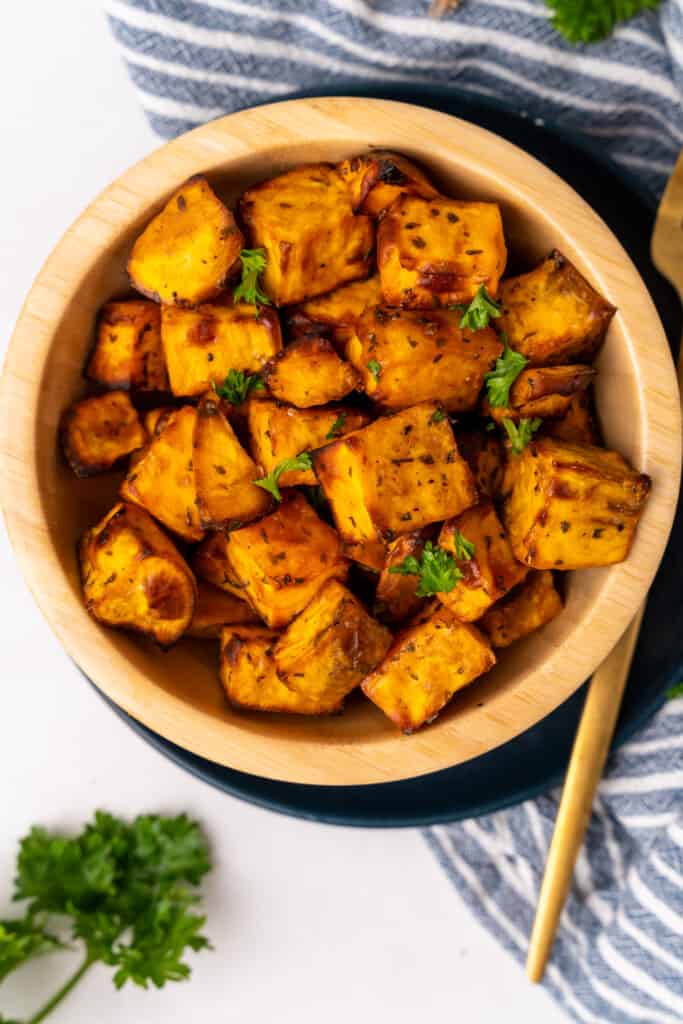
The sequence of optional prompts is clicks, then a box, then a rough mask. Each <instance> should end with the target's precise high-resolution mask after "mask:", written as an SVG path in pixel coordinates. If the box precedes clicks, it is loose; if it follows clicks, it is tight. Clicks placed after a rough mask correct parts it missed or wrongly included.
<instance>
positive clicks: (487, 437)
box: [456, 428, 504, 499]
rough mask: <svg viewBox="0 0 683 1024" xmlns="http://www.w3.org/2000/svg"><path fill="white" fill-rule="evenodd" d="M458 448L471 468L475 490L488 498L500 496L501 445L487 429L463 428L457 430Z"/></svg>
mask: <svg viewBox="0 0 683 1024" xmlns="http://www.w3.org/2000/svg"><path fill="white" fill-rule="evenodd" d="M456 436H457V440H458V450H459V452H460V454H461V455H462V457H463V459H464V460H465V462H466V463H467V465H468V466H469V467H470V469H471V470H472V473H473V475H474V481H475V483H476V485H477V490H478V491H479V493H480V494H484V495H486V496H487V497H489V498H494V499H497V498H499V497H500V493H501V488H502V486H503V472H504V465H503V445H502V444H501V441H500V438H499V437H496V435H495V434H492V433H491V432H490V431H488V430H479V429H476V428H475V429H463V430H458V432H457V435H456Z"/></svg>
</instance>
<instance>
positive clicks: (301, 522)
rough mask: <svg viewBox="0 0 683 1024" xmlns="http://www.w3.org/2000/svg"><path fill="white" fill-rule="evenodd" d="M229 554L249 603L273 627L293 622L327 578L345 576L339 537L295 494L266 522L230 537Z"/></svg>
mask: <svg viewBox="0 0 683 1024" xmlns="http://www.w3.org/2000/svg"><path fill="white" fill-rule="evenodd" d="M227 555H228V561H229V562H230V565H231V566H232V569H233V571H234V573H235V576H236V578H237V580H238V583H239V584H241V585H242V586H243V587H244V593H245V596H246V597H247V600H248V601H249V602H250V604H251V605H252V607H254V608H255V609H256V611H257V612H258V613H259V615H260V616H261V618H262V619H264V620H265V622H266V624H267V625H268V626H270V627H271V629H278V628H279V627H281V626H286V625H287V623H288V622H291V621H292V619H293V618H294V617H295V616H296V615H298V614H299V612H300V611H301V610H302V609H303V608H305V607H306V605H307V604H308V602H309V601H310V600H311V598H312V597H313V596H314V595H315V594H316V593H317V592H318V590H320V588H321V587H322V586H323V584H324V583H325V581H326V580H328V579H331V578H335V579H340V580H344V579H346V575H347V573H348V563H347V561H346V559H345V558H344V557H343V556H342V551H341V544H340V541H339V537H338V536H337V534H336V533H335V531H334V530H333V529H332V527H331V526H328V525H327V523H324V522H323V521H322V520H321V519H318V517H317V515H316V514H315V512H314V511H313V509H312V508H311V506H310V505H309V504H308V502H307V501H306V499H305V498H304V497H303V495H301V494H298V493H296V492H294V493H291V494H290V495H289V496H288V497H287V498H286V499H285V500H284V501H283V502H282V504H281V505H280V506H279V507H278V508H277V509H276V510H275V511H274V512H271V514H270V515H269V516H266V517H265V519H261V520H259V522H258V523H252V524H251V525H250V526H244V527H242V529H241V530H234V531H233V532H232V533H230V534H229V535H228V545H227Z"/></svg>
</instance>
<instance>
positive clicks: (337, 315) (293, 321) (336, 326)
mask: <svg viewBox="0 0 683 1024" xmlns="http://www.w3.org/2000/svg"><path fill="white" fill-rule="evenodd" d="M381 302H382V289H381V287H380V281H379V274H375V275H374V277H368V278H367V280H365V281H353V282H352V283H351V284H345V285H342V287H341V288H335V290H334V291H333V292H329V294H327V295H321V296H320V298H319V299H311V300H310V302H304V303H303V304H302V305H301V306H296V307H295V308H294V309H293V310H292V311H291V313H290V314H289V317H288V320H287V325H288V327H289V330H290V332H291V334H292V335H293V336H294V337H299V336H300V335H302V334H318V335H321V336H322V337H326V338H329V339H330V340H331V341H332V343H333V344H334V345H335V347H336V348H337V349H338V350H339V351H340V352H341V353H343V352H344V351H345V348H346V343H347V341H348V340H349V338H350V337H351V335H352V334H353V327H354V324H355V323H356V320H357V319H358V317H359V316H360V315H361V313H363V312H364V311H365V310H366V309H367V308H368V307H369V306H379V305H380V304H381Z"/></svg>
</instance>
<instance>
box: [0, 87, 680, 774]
mask: <svg viewBox="0 0 683 1024" xmlns="http://www.w3.org/2000/svg"><path fill="white" fill-rule="evenodd" d="M370 147H380V148H388V149H397V150H399V151H401V152H403V153H405V154H406V155H407V156H408V157H412V158H414V159H415V160H418V161H420V162H422V163H423V164H425V165H426V167H427V169H428V171H429V172H430V173H431V174H432V175H433V176H434V178H435V180H436V182H437V184H439V185H440V187H441V188H442V189H443V191H444V192H446V193H450V194H453V195H455V196H458V197H462V198H465V199H468V198H473V199H474V198H480V199H495V200H497V201H499V202H500V204H501V207H502V210H503V217H504V221H505V227H506V233H507V237H508V239H509V243H510V248H511V250H512V252H513V253H516V254H518V255H519V256H521V257H522V258H524V259H539V258H541V257H542V256H544V255H545V254H546V253H547V252H548V251H549V250H550V249H551V248H552V247H553V246H557V247H558V248H560V249H561V250H563V251H564V252H565V254H566V255H567V256H568V257H569V259H571V260H572V261H574V262H575V263H576V265H577V266H578V268H579V269H580V270H581V271H582V272H583V273H584V274H586V276H587V277H588V278H589V280H590V281H591V282H592V283H593V284H594V285H595V287H596V288H597V289H598V290H599V291H601V292H602V294H603V295H605V297H606V298H607V299H608V300H609V301H610V302H612V303H614V304H615V305H616V306H618V307H619V313H618V314H617V316H616V317H615V318H614V320H613V322H612V325H611V327H610V331H609V336H608V340H607V343H606V345H605V348H604V350H603V352H602V354H601V356H600V358H599V361H598V369H599V370H600V377H599V379H598V385H597V404H598V412H599V414H600V417H601V420H602V423H603V425H604V427H605V432H606V437H607V442H608V444H610V445H612V446H614V447H616V448H617V449H619V450H620V451H622V452H623V453H624V454H625V455H626V456H627V457H628V458H629V459H630V460H631V461H632V462H633V464H634V465H635V466H636V467H637V468H638V469H640V470H642V471H643V472H646V473H649V474H650V475H651V476H652V478H653V493H652V496H651V499H650V501H649V503H648V506H647V508H646V511H645V514H644V516H643V519H642V522H641V525H640V527H639V530H638V535H637V537H636V541H635V544H634V547H633V549H632V552H631V555H630V557H629V559H628V560H627V561H626V562H625V563H622V564H621V565H617V566H613V567H611V568H609V569H602V570H588V571H584V572H581V573H577V574H572V576H571V578H570V580H569V581H568V582H569V586H568V592H567V603H566V608H565V610H564V612H563V613H562V615H560V616H559V617H558V618H557V619H556V620H555V621H554V622H552V623H551V624H550V625H549V626H547V627H546V628H545V629H544V630H543V631H542V632H541V633H539V634H538V635H536V636H532V637H529V638H527V639H526V640H524V641H522V642H521V643H519V644H518V645H516V646H515V647H513V648H512V649H511V650H510V651H507V652H506V653H505V657H504V658H502V659H501V664H500V665H499V666H497V667H496V669H495V670H494V672H492V673H491V674H490V675H489V676H487V677H486V678H485V679H484V680H482V682H481V683H477V684H475V685H474V686H472V687H471V688H469V689H466V690H465V691H463V693H462V694H460V695H458V696H456V698H455V699H454V701H453V702H452V705H451V706H450V707H449V708H448V710H447V711H446V712H445V713H444V714H443V715H442V716H440V718H439V719H438V720H437V721H436V722H435V723H434V724H433V725H432V726H430V727H428V728H426V729H424V730H422V731H421V732H420V733H418V734H416V735H415V736H412V737H406V736H402V735H399V734H397V733H396V731H395V729H394V727H393V726H392V725H391V724H390V723H389V722H387V721H386V720H385V719H384V717H383V716H382V714H381V713H380V712H379V711H378V710H377V709H376V708H374V707H373V706H372V705H370V704H369V702H367V701H365V702H364V701H363V700H362V699H361V698H360V697H358V698H357V699H356V698H354V699H353V700H352V701H351V702H350V705H349V707H348V710H347V711H346V713H345V714H344V715H343V716H341V717H338V718H331V719H329V720H326V721H324V722H319V721H300V722H299V721H297V722H292V721H291V720H290V719H288V720H283V719H280V718H277V717H274V716H273V717H271V716H267V715H256V714H251V715H250V714H238V713H236V712H234V711H231V710H229V709H228V708H227V707H226V705H225V703H224V701H223V698H222V695H221V691H220V687H219V685H218V683H217V679H216V651H215V648H214V645H213V644H206V643H201V642H199V641H182V642H181V643H180V644H179V645H178V647H177V648H176V649H174V651H173V652H172V653H171V654H162V653H161V652H159V651H156V650H154V649H152V648H150V647H149V646H147V645H146V644H144V643H142V642H140V641H139V640H137V639H135V638H133V637H130V636H127V635H125V634H123V633H120V634H119V633H114V632H112V631H109V630H106V629H104V628H102V627H100V626H98V625H97V624H96V623H95V622H94V621H93V620H92V619H90V617H89V616H88V614H87V613H86V611H85V608H84V607H83V604H82V601H81V596H80V591H79V583H78V576H77V566H76V560H75V556H74V547H75V543H76V539H77V537H78V535H79V533H80V532H81V530H82V529H83V528H84V527H85V526H87V525H90V524H91V523H92V522H93V521H94V520H95V518H96V517H97V516H99V515H101V514H103V513H104V512H105V511H106V509H107V508H108V507H109V506H110V504H111V503H112V499H113V494H114V491H115V488H116V484H117V482H118V481H117V478H116V477H115V476H111V475H110V476H107V477H100V478H97V480H96V481H93V480H91V481H76V480H74V479H73V478H72V477H71V476H70V474H69V472H68V471H67V470H66V468H65V467H64V466H63V465H62V464H61V462H60V460H59V459H58V457H57V452H56V441H55V438H56V427H57V423H58V420H59V416H60V413H61V412H62V410H63V409H64V407H65V406H66V405H68V404H69V402H70V401H72V400H73V398H75V397H76V396H77V395H79V394H80V393H81V391H82V381H81V378H80V372H81V367H82V364H83V360H84V357H85V355H86V353H87V351H88V347H89V345H90V341H91V336H92V325H93V320H94V316H95V313H96V311H97V309H98V307H99V306H100V305H101V304H102V303H103V302H104V301H105V300H107V299H109V298H111V297H112V296H115V295H117V294H121V293H122V292H124V291H125V289H126V287H127V284H126V279H125V274H124V263H125V258H126V255H127V253H128V250H129V248H130V245H131V243H132V241H133V239H134V238H135V236H136V234H137V233H138V232H139V231H140V229H141V228H142V227H143V226H144V224H145V223H146V222H147V220H148V219H149V218H150V216H151V215H152V214H154V213H155V212H156V211H157V210H159V209H160V208H161V206H162V204H163V203H164V202H165V201H166V199H167V198H168V197H169V195H170V194H171V193H172V192H173V190H174V189H175V188H177V187H178V186H179V185H180V184H181V183H182V182H183V181H184V180H185V179H186V178H188V177H189V176H190V175H192V174H195V173H198V172H202V173H205V174H207V175H208V176H209V179H210V181H211V182H212V184H214V185H215V186H216V188H217V189H218V191H219V192H220V194H221V195H223V196H224V197H225V198H226V199H229V200H231V199H234V198H235V197H236V196H237V195H238V194H239V192H240V191H242V190H243V189H244V188H245V186H246V185H247V184H252V183H253V182H255V181H258V180H263V179H265V178H267V177H270V176H272V175H273V174H276V173H278V172H280V171H282V170H285V169H287V168H290V167H292V166H294V165H295V164H297V163H300V162H304V161H305V162H308V161H316V160H338V159H341V158H342V157H346V156H351V155H353V154H354V153H357V152H362V151H364V150H367V149H368V148H370ZM679 473H680V414H679V408H678V399H677V390H676V386H675V377H674V370H673V366H672V362H671V357H670V355H669V350H668V346H667V344H666V339H665V337H664V333H663V331H662V328H661V324H660V322H659V320H658V317H657V314H656V312H655V309H654V306H653V304H652V301H651V299H650V297H649V295H648V293H647V291H646V289H645V287H644V285H643V283H642V281H641V280H640V278H639V276H638V274H637V272H636V270H635V268H634V266H633V264H632V263H631V261H630V259H629V258H628V256H627V255H626V253H625V252H624V250H623V249H622V247H621V246H620V244H619V243H618V242H617V240H616V239H615V238H614V236H613V235H612V234H611V232H610V231H609V230H608V228H607V227H606V225H605V224H604V223H603V222H602V221H601V220H600V219H599V218H598V217H597V215H596V214H595V213H594V212H593V211H592V210H591V208H590V207H589V206H588V205H587V204H586V203H584V202H583V200H581V199H580V198H579V197H578V196H577V195H576V193H575V192H574V191H573V190H572V189H571V188H570V187H569V186H568V185H566V184H565V183H564V182H562V181H561V180H560V179H559V178H558V177H556V176H555V175H554V174H553V173H552V172H550V171H548V170H547V169H546V168H545V167H543V166H542V165H541V164H540V163H538V162H536V161H535V160H533V159H532V158H530V157H529V156H528V155H527V154H526V153H524V152H523V151H522V150H520V149H518V148H517V147H515V146H513V145H511V144H510V143H508V142H505V141H504V140H502V139H500V138H498V137H497V136H494V135H492V134H491V133H489V132H486V131H484V130H483V129H480V128H478V127H476V126H474V125H471V124H468V123H466V122H463V121H460V120H458V119H456V118H452V117H450V116H448V115H445V114H442V113H439V112H436V111H430V110H426V109H423V108H418V107H413V106H410V105H408V104H400V103H394V102H389V101H382V100H365V99H358V98H350V99H347V98H339V97H334V98H322V99H312V100H295V101H289V102H285V103H279V104H272V105H270V106H264V107H259V108H258V109H256V110H251V111H244V112H241V113H238V114H233V115H231V116H229V117H226V118H223V119H221V120H219V121H213V122H211V123H210V124H207V125H205V126H202V127H201V128H198V129H196V130H195V131H193V132H190V133H189V134H187V135H184V136H181V137H180V138H179V139H176V140H174V141H173V142H170V143H168V144H166V145H165V146H163V147H162V148H161V149H159V150H157V151H156V152H155V153H152V154H151V155H150V156H149V157H147V158H146V159H145V160H143V161H142V162H141V163H139V164H137V165H136V166H135V167H133V168H131V169H130V170H129V171H127V172H126V173H125V174H124V175H123V176H122V177H121V178H120V179H119V180H118V181H116V182H114V184H113V185H111V186H110V187H109V188H108V189H106V190H105V191H104V192H103V193H102V194H101V195H100V196H99V197H98V198H97V199H96V200H95V201H94V202H93V203H92V204H91V205H90V206H89V207H87V209H86V210H85V211H84V213H83V214H82V216H81V217H80V218H79V219H78V220H77V221H76V223H75V224H74V225H73V226H72V227H71V228H70V229H69V230H68V231H67V233H66V234H65V236H64V238H63V239H62V240H61V242H60V243H59V245H58V246H57V248H56V249H55V250H54V252H53V253H52V255H51V256H50V257H49V258H48V260H47V262H46V264H45V266H44V267H43V269H42V271H41V273H40V274H39V276H38V278H37V280H36V282H35V285H34V287H33V289H32V290H31V292H30V294H29V296H28V299H27V301H26V304H25V306H24V309H23V311H22V314H21V316H20V318H19V321H18V323H17V326H16V329H15V332H14V335H13V338H12V341H11V344H10V348H9V352H8V355H7V360H6V364H5V368H4V373H3V377H2V381H1V383H0V479H1V481H2V484H1V486H2V502H3V507H4V513H5V518H6V522H7V527H8V531H9V534H10V538H11V540H12V543H13V545H14V548H15V550H16V554H17V558H18V560H19V563H20V566H21V569H22V571H23V573H24V576H25V577H26V579H27V581H28V583H29V586H30V587H31V589H32V591H33V593H34V595H35V597H36V600H37V601H38V604H39V605H40V607H41V609H42V611H43V613H44V615H45V617H46V618H47V619H48V621H49V622H50V624H51V626H52V628H53V629H54V631H55V632H56V634H57V635H58V636H59V638H60V640H61V642H62V643H63V645H64V647H65V648H66V650H67V651H68V653H69V654H70V655H71V656H72V657H73V658H74V660H75V661H76V662H77V663H78V664H79V665H80V667H81V668H82V669H83V671H84V672H86V673H87V675H88V676H89V677H90V678H91V679H92V680H93V681H94V682H95V683H96V684H97V685H98V686H99V687H100V689H101V690H102V691H103V692H104V693H106V694H107V695H108V696H109V697H111V698H112V699H113V700H114V701H115V702H116V703H117V704H119V705H120V706H121V707H123V708H124V709H125V710H126V711H127V712H129V713H130V714H132V715H133V716H134V717H135V718H137V719H139V720H140V721H142V722H144V723H145V724H146V725H148V726H149V727H150V728H152V729H154V730H155V731H156V732H158V733H160V734H161V735H163V736H165V737H167V738H168V739H170V740H172V741H173V742H175V743H177V744H179V745H180V746H182V747H185V748H187V749H188V750H191V751H193V752H194V753H197V754H201V755H202V756H204V757H207V758H209V759H211V760H213V761H216V762H219V763H221V764H225V765H229V766H230V767H233V768H238V769H240V770H242V771H246V772H252V773H254V774H258V775H261V776H266V777H269V778H276V779H285V780H289V781H293V782H308V783H317V784H358V783H373V782H384V781H390V780H395V779H402V778H409V777H411V776H415V775H421V774H425V773H427V772H431V771H435V770H437V769H440V768H446V767H449V766H451V765H454V764H458V763H460V762H462V761H465V760H467V759H468V758H471V757H476V756H478V755H480V754H483V753H486V752H487V751H488V750H491V749H493V748H494V747H496V746H499V745H500V744H501V743H504V742H506V741H507V740H509V739H511V738H512V737H513V736H515V735H517V734H519V733H520V732H522V731H523V730H525V729H527V728H529V727H530V726H531V725H533V724H534V723H535V722H537V721H539V720H540V719H541V718H543V717H544V716H545V715H547V714H548V713H549V712H550V711H552V710H553V709H554V708H555V707H557V706H558V705H559V704H560V703H561V702H562V701H564V700H566V698H567V697H569V696H570V695H571V693H573V692H574V690H575V689H576V688H577V687H578V686H579V685H580V684H581V683H582V682H583V680H584V679H585V678H586V677H587V676H588V675H589V674H590V673H591V671H592V670H593V669H594V668H595V666H596V665H597V664H599V662H600V661H602V660H603V658H604V657H605V656H606V654H607V653H608V651H609V650H610V649H611V648H612V647H613V646H614V643H615V641H616V639H617V638H618V637H619V636H620V634H621V633H622V632H623V631H624V629H625V628H626V626H627V624H628V622H629V620H630V619H631V618H632V617H633V615H634V613H635V611H636V609H637V608H638V606H639V605H640V603H641V602H642V600H643V597H644V595H645V592H646V590H647V587H648V586H649V584H650V582H651V580H652V577H653V575H654V573H655V571H656V568H657V564H658V562H659V560H660V558H661V556H662V553H663V550H664V546H665V544H666V539H667V536H668V533H669V530H670V528H671V523H672V519H673V512H674V508H675V502H676V497H677V494H678V486H679Z"/></svg>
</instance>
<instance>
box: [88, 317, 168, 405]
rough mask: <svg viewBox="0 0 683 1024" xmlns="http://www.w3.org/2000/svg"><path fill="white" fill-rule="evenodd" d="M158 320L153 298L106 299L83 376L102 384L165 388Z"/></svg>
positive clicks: (152, 388)
mask: <svg viewBox="0 0 683 1024" xmlns="http://www.w3.org/2000/svg"><path fill="white" fill-rule="evenodd" d="M160 322H161V314H160V312H159V307H158V306H157V305H156V303H154V302H147V301H145V300H143V299H137V300H131V301H126V302H108V303H107V304H106V305H105V306H103V307H102V310H101V311H100V315H99V319H98V322H97V332H96V337H95V345H94V348H93V350H92V353H91V355H90V359H89V360H88V365H87V367H86V369H85V376H86V377H87V378H88V379H89V380H92V381H94V382H95V384H99V385H100V387H103V388H122V389H124V390H126V391H165V390H166V388H167V387H168V376H167V374H166V360H165V359H164V350H163V348H162V347H161V333H160Z"/></svg>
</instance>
